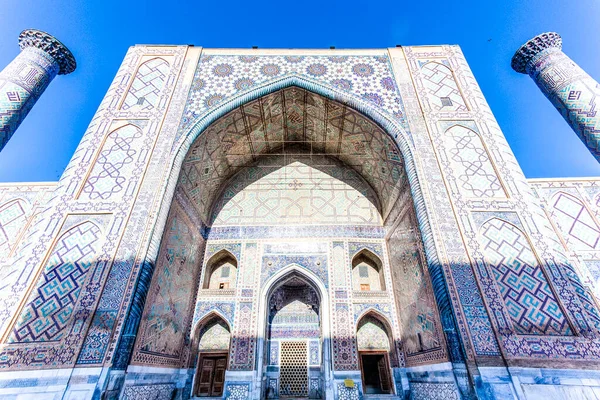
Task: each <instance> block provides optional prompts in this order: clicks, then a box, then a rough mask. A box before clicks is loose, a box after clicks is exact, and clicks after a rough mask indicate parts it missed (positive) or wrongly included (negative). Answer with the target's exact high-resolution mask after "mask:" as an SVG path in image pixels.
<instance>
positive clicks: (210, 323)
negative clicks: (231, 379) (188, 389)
mask: <svg viewBox="0 0 600 400" xmlns="http://www.w3.org/2000/svg"><path fill="white" fill-rule="evenodd" d="M192 342H193V344H194V348H193V352H192V354H193V355H194V358H195V359H196V363H195V367H196V373H195V376H194V383H193V389H192V396H197V397H219V396H222V395H223V391H224V385H225V372H226V370H227V362H228V357H229V348H230V345H231V328H230V327H229V324H228V323H227V322H226V321H225V320H224V319H223V318H222V317H221V316H219V315H217V314H215V313H211V314H209V315H208V316H206V317H205V318H204V319H203V321H201V322H200V324H199V325H198V326H197V327H196V330H195V334H194V338H193V341H192Z"/></svg>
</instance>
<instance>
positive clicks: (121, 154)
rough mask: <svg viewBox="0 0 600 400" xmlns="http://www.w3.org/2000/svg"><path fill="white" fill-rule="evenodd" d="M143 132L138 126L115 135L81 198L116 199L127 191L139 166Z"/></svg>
mask: <svg viewBox="0 0 600 400" xmlns="http://www.w3.org/2000/svg"><path fill="white" fill-rule="evenodd" d="M141 137H142V131H141V130H140V128H138V127H137V126H135V125H131V124H128V125H125V126H123V127H121V128H119V129H117V130H115V131H113V132H111V133H110V134H109V135H108V137H107V139H106V142H105V143H104V146H102V149H101V151H100V153H99V155H98V159H97V160H96V163H95V164H94V168H93V169H92V172H91V174H90V176H89V178H88V180H87V182H86V183H85V186H84V188H83V192H82V193H81V196H80V198H87V199H89V200H107V199H109V198H110V199H115V195H116V194H117V193H119V192H121V191H122V190H123V189H125V186H126V184H127V178H126V176H128V175H129V174H130V173H131V170H133V168H134V166H135V164H134V163H135V161H136V159H135V156H136V154H137V151H138V145H139V143H138V141H139V140H137V139H140V138H141Z"/></svg>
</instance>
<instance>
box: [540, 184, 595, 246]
mask: <svg viewBox="0 0 600 400" xmlns="http://www.w3.org/2000/svg"><path fill="white" fill-rule="evenodd" d="M550 204H551V207H552V209H553V211H552V213H551V215H552V217H553V220H554V222H556V224H557V225H558V227H559V229H560V232H561V233H562V237H563V239H564V240H565V241H566V242H567V246H569V248H571V249H573V250H598V249H600V227H598V224H597V223H596V221H595V220H594V218H593V217H592V215H591V214H590V212H589V211H588V209H587V208H586V207H585V205H584V204H583V202H581V200H579V199H577V198H576V197H574V196H571V195H568V194H566V193H563V192H559V193H557V194H556V195H554V197H552V200H551V203H550Z"/></svg>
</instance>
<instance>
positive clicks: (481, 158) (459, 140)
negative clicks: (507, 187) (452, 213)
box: [445, 125, 506, 197]
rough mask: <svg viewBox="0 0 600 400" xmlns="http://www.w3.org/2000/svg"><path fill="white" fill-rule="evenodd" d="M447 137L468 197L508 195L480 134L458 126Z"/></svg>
mask: <svg viewBox="0 0 600 400" xmlns="http://www.w3.org/2000/svg"><path fill="white" fill-rule="evenodd" d="M445 137H446V140H445V141H446V143H448V152H449V155H450V162H451V164H452V167H453V170H454V173H455V175H456V177H457V178H458V183H459V184H460V187H461V189H462V190H463V191H464V192H465V194H466V195H467V196H468V197H505V196H506V195H505V193H504V191H503V190H502V186H501V185H500V181H499V179H498V176H497V175H496V172H495V171H494V167H493V166H492V163H491V161H490V158H489V155H488V153H487V150H486V149H485V147H484V146H483V143H482V141H481V138H480V137H479V135H477V134H476V133H475V132H473V131H472V130H470V129H468V128H465V127H463V126H460V125H455V126H453V127H452V128H450V129H448V130H447V131H446V133H445Z"/></svg>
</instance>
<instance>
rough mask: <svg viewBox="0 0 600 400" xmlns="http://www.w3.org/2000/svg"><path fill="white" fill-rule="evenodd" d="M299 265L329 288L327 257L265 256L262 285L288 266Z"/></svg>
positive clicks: (324, 255)
mask: <svg viewBox="0 0 600 400" xmlns="http://www.w3.org/2000/svg"><path fill="white" fill-rule="evenodd" d="M292 264H293V265H297V266H300V267H301V268H304V269H307V270H309V271H311V272H313V273H314V274H315V275H317V277H319V278H320V279H321V283H323V285H325V287H328V285H329V279H328V274H327V255H326V254H323V255H315V256H313V255H310V256H308V255H307V256H304V255H290V256H285V255H265V256H263V262H262V265H263V266H262V270H261V275H260V281H261V285H263V284H264V283H265V282H266V281H267V280H268V279H269V278H270V277H271V276H273V275H275V274H276V273H277V271H279V270H281V269H282V268H284V267H287V266H288V265H292Z"/></svg>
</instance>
